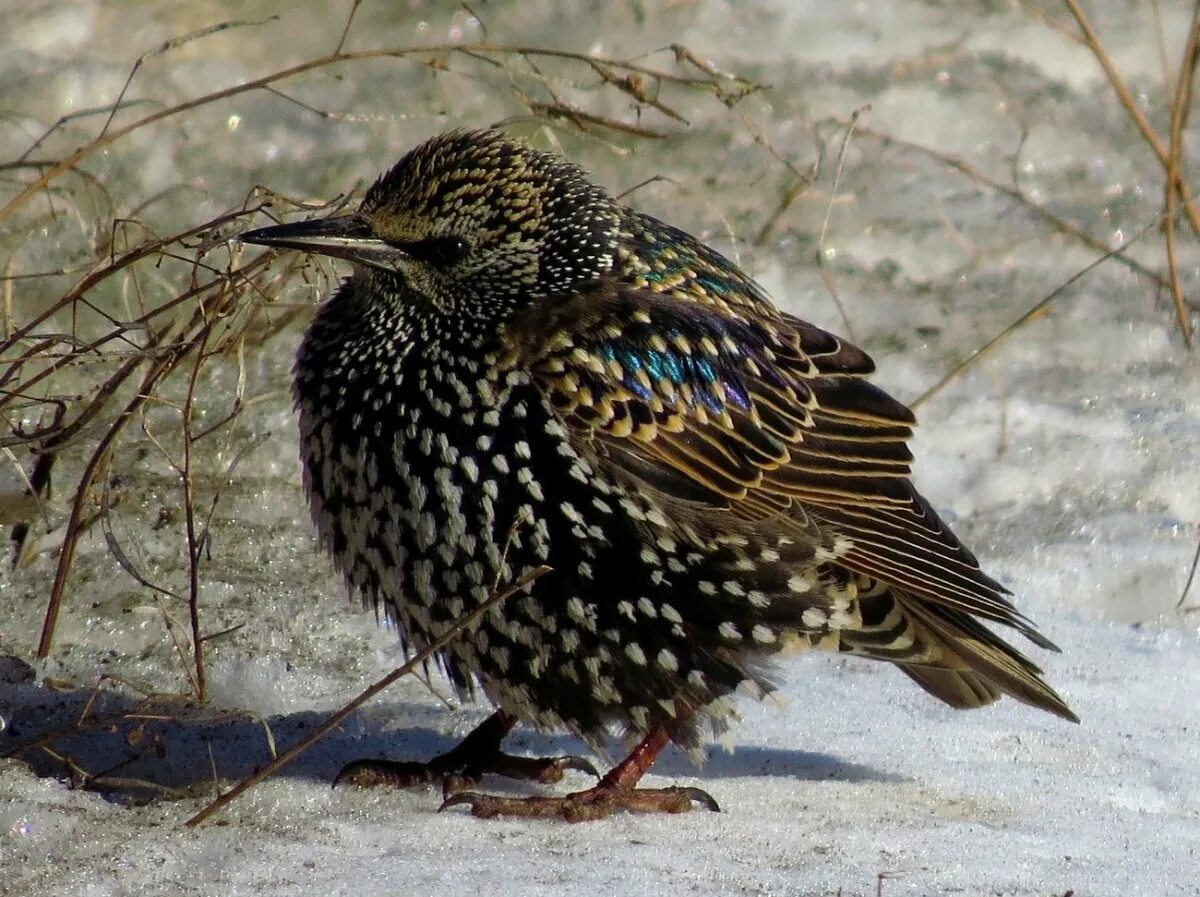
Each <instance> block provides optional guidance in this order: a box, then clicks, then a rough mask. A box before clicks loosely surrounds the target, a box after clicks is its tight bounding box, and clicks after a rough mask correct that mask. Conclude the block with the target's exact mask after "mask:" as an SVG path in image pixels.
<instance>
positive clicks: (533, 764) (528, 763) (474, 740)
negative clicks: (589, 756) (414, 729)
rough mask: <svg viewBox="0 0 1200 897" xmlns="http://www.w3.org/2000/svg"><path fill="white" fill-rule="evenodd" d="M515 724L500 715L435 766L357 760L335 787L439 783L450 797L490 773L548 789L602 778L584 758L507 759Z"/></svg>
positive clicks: (437, 759) (341, 774) (430, 762)
mask: <svg viewBox="0 0 1200 897" xmlns="http://www.w3.org/2000/svg"><path fill="white" fill-rule="evenodd" d="M515 724H516V718H515V717H513V716H511V715H510V714H507V713H505V712H504V711H503V710H497V711H496V712H495V713H493V714H492V715H491V716H489V717H488V718H487V719H485V720H484V721H483V722H482V723H480V724H479V725H478V726H476V727H475V728H474V729H473V730H471V732H470V733H469V734H468V735H467V737H466V738H464V739H463V740H462V741H460V742H459V743H458V744H457V745H455V746H454V747H453V748H451V749H450V750H448V751H447V752H446V753H444V754H439V755H438V756H436V757H434V758H433V759H432V760H428V761H426V762H424V763H422V762H419V761H408V762H396V761H393V760H355V761H354V762H353V763H348V764H346V765H345V766H343V767H342V770H341V772H339V773H338V774H337V778H335V779H334V780H333V784H334V785H335V786H337V785H344V784H345V785H357V786H359V787H360V788H371V787H375V786H379V785H387V786H390V787H392V788H411V787H413V786H415V785H426V784H429V783H430V782H436V781H437V780H439V779H440V780H441V782H442V792H443V794H445V795H447V796H449V795H452V794H454V793H456V792H458V791H462V790H463V789H464V788H469V787H471V786H472V785H477V784H479V781H480V779H482V778H483V775H484V773H489V772H490V773H495V774H496V775H501V776H505V777H507V778H510V779H524V780H527V781H533V782H544V783H552V782H557V781H560V780H561V779H562V777H563V774H564V773H565V772H566V771H567V770H568V769H577V770H579V771H580V772H587V773H591V774H592V775H594V776H597V777H599V775H600V774H599V773H598V772H597V771H596V768H595V767H594V766H592V764H591V763H589V762H588V761H587V760H585V759H584V758H583V757H517V756H513V755H512V754H506V753H504V752H503V751H502V750H500V742H501V741H503V740H504V736H505V735H507V734H508V733H509V731H510V730H511V729H512V727H513V726H514V725H515Z"/></svg>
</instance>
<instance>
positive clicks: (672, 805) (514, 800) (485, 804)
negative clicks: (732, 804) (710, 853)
mask: <svg viewBox="0 0 1200 897" xmlns="http://www.w3.org/2000/svg"><path fill="white" fill-rule="evenodd" d="M670 740H671V739H670V736H669V735H667V732H666V730H665V729H662V728H659V729H655V730H654V731H653V732H651V733H650V734H649V735H647V736H646V737H645V738H644V739H643V740H642V742H641V744H639V745H638V746H637V747H635V748H634V749H633V751H632V753H630V755H629V756H628V757H626V758H625V759H624V760H622V761H621V762H620V763H618V764H617V765H616V766H614V767H613V768H612V769H611V770H610V771H609V773H608V775H606V776H605V777H604V778H602V779H601V780H600V781H599V783H598V784H596V785H595V786H593V787H591V788H588V789H587V790H586V791H576V792H574V793H573V794H567V795H565V796H563V797H497V796H495V795H491V794H477V793H475V792H473V791H463V792H461V793H459V794H455V795H453V796H452V797H449V798H447V799H446V801H445V803H443V804H442V807H441V808H442V809H443V810H444V809H446V808H447V807H453V806H458V805H459V804H465V805H466V806H469V807H470V808H471V813H472V815H474V816H480V817H483V818H488V819H490V818H492V817H494V816H523V817H526V818H529V817H534V818H539V819H551V818H557V817H561V818H563V819H565V820H567V822H586V821H589V820H592V819H603V818H604V817H605V816H608V815H609V814H610V813H612V812H613V811H614V810H627V811H629V812H632V813H686V812H688V811H689V810H691V809H692V804H693V803H697V804H700V805H701V806H703V807H705V808H707V809H709V810H713V811H718V810H720V807H718V806H717V802H716V801H715V800H713V798H712V795H710V794H709V793H708V792H706V791H701V790H700V789H699V788H638V787H637V783H638V782H639V781H640V780H641V778H642V776H643V775H644V774H645V772H646V770H648V769H649V768H650V767H651V766H652V765H653V763H654V761H655V759H657V757H658V755H659V753H660V752H661V751H662V749H663V748H664V747H666V746H667V743H668V742H669V741H670Z"/></svg>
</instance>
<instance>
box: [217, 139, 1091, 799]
mask: <svg viewBox="0 0 1200 897" xmlns="http://www.w3.org/2000/svg"><path fill="white" fill-rule="evenodd" d="M241 239H242V240H243V241H244V242H247V243H255V244H260V245H263V246H268V247H273V248H282V249H298V250H304V251H307V252H313V253H321V254H323V255H328V256H333V257H336V258H341V259H346V260H348V261H350V262H352V263H353V266H354V267H353V274H352V275H351V276H350V277H349V278H348V279H347V280H345V281H344V282H343V283H342V284H341V286H340V287H339V288H338V289H337V290H336V291H335V292H334V293H333V294H332V295H331V296H330V297H329V298H328V299H327V300H326V301H325V302H324V303H323V304H322V305H321V306H320V308H319V309H318V311H317V313H316V316H315V318H314V320H313V322H312V324H311V326H310V327H309V329H308V331H307V333H306V335H305V337H304V340H303V343H302V344H301V346H300V350H299V353H298V355H297V359H296V367H295V391H294V397H295V404H296V407H297V409H298V411H299V418H300V445H301V454H302V461H303V467H304V482H305V487H306V490H307V493H308V497H309V502H310V505H311V510H312V516H313V519H314V521H315V523H316V527H317V530H318V532H319V534H320V539H321V541H322V543H323V544H324V546H325V547H326V548H327V549H328V550H329V552H330V553H331V554H332V556H333V558H334V561H335V562H336V564H337V566H338V567H339V568H340V570H341V571H342V573H343V574H344V576H345V580H346V583H347V585H348V587H349V588H350V590H351V591H352V592H354V593H357V594H359V595H361V596H362V598H363V600H364V601H365V602H367V603H369V604H371V605H373V606H374V607H375V608H376V610H377V611H379V610H382V611H383V612H384V613H385V614H386V615H387V617H388V618H389V619H390V620H391V621H392V622H393V623H394V624H395V626H396V628H397V629H398V631H399V633H400V634H401V637H402V638H403V639H404V640H405V643H406V645H407V646H408V647H410V648H412V649H416V650H419V649H421V648H423V647H425V646H427V645H429V644H430V643H431V642H432V641H433V640H435V639H437V638H438V637H439V636H442V635H444V634H445V633H446V632H447V631H448V630H449V629H450V628H451V627H454V626H455V625H456V624H457V623H458V622H459V621H460V619H461V618H462V617H463V616H464V614H466V613H469V612H470V611H471V610H472V608H475V607H478V606H479V605H480V604H481V603H483V602H485V601H486V600H487V599H488V598H489V596H491V595H493V594H495V593H496V591H497V590H498V589H502V588H503V587H504V586H505V585H506V584H511V583H514V582H517V581H519V580H521V578H522V577H525V576H527V575H529V574H530V573H531V572H532V571H534V570H536V569H537V568H539V567H541V566H543V565H545V566H548V567H549V568H550V572H549V573H546V574H545V575H543V576H541V577H539V578H535V579H534V580H533V581H532V582H530V583H529V584H527V585H526V586H525V587H524V588H523V589H521V590H520V591H518V592H517V593H516V594H513V595H512V596H510V597H509V598H508V599H507V600H505V601H504V602H503V603H501V604H499V605H497V606H496V607H495V608H494V609H492V610H491V611H490V612H488V614H487V615H486V616H484V617H483V618H482V619H481V621H480V622H478V623H477V624H476V625H475V626H473V627H471V628H469V629H468V630H466V631H465V632H463V633H462V634H460V635H459V636H458V637H457V638H456V639H455V640H453V641H451V642H450V643H449V644H448V646H447V647H446V648H445V649H444V650H442V651H441V652H440V653H439V654H438V656H437V659H438V662H439V664H440V666H441V667H442V668H443V669H444V671H445V672H446V674H447V676H448V678H449V680H450V681H451V683H452V684H453V686H454V688H455V689H456V691H457V692H458V693H459V695H460V696H462V697H464V698H466V697H470V696H472V695H473V694H474V693H475V692H476V690H481V691H482V692H483V694H484V695H485V696H486V698H487V700H488V701H490V702H491V703H492V704H493V705H494V706H495V708H496V710H495V712H494V713H493V714H492V716H490V717H489V718H488V719H487V720H486V721H485V722H484V723H483V724H482V725H481V726H480V727H479V728H478V729H476V730H475V731H474V732H473V733H471V735H469V736H468V737H467V739H466V740H465V741H464V742H463V743H462V744H461V745H459V746H458V747H456V748H455V749H454V750H452V751H450V752H449V753H447V754H445V755H443V756H441V757H438V758H435V759H433V760H431V761H429V762H427V763H391V764H389V763H387V762H386V761H359V762H358V763H354V764H351V765H350V766H349V767H347V769H346V770H344V771H343V773H342V776H341V778H342V779H343V780H349V781H354V782H358V783H373V782H378V781H390V782H394V783H400V784H411V783H414V782H417V781H429V780H431V779H432V778H434V777H436V776H443V777H446V779H447V787H448V788H450V790H451V794H452V796H450V797H449V799H448V800H447V802H446V804H447V805H452V804H466V805H468V806H469V807H470V808H471V810H472V811H473V812H474V813H475V814H476V815H479V816H494V815H514V816H561V817H564V818H566V819H568V820H580V819H594V818H598V817H601V816H604V815H607V814H608V813H610V812H612V811H613V810H616V809H624V810H635V811H667V812H682V811H685V810H687V809H689V808H691V807H692V805H693V803H700V804H702V805H704V806H707V807H709V808H710V809H716V802H715V801H713V799H712V798H711V797H710V796H709V795H707V794H705V793H704V792H702V791H699V790H698V789H687V788H663V789H639V788H637V787H636V785H637V782H638V780H639V779H640V778H641V776H642V774H643V773H644V772H645V771H646V770H647V769H648V768H649V767H650V766H651V764H652V763H653V762H654V759H655V757H656V756H657V755H658V753H659V752H660V751H661V750H662V749H663V748H664V747H665V746H666V744H667V743H668V742H675V743H677V744H679V745H681V746H683V747H684V748H694V747H696V746H697V744H698V737H699V734H700V732H701V730H702V729H703V728H705V727H708V728H714V729H720V728H722V727H723V725H725V724H726V723H727V722H728V720H729V718H730V716H731V713H732V708H731V700H730V698H731V696H732V695H733V693H734V692H735V691H738V690H741V691H746V690H749V691H751V692H754V693H763V692H766V691H769V690H770V689H771V688H772V687H773V684H772V669H773V667H772V662H773V658H775V657H776V656H777V655H780V654H783V653H786V652H788V651H792V650H796V649H809V648H822V649H827V650H831V651H838V652H842V653H845V654H854V655H858V656H861V657H867V658H873V659H876V660H886V661H888V662H890V663H893V664H895V665H896V666H898V667H899V668H900V670H902V671H903V672H904V673H906V674H907V675H908V676H909V677H911V678H912V679H913V680H915V681H916V682H917V684H918V685H920V686H921V687H922V688H924V689H925V690H927V691H929V692H930V693H932V694H933V695H934V696H936V697H938V698H940V699H941V700H943V701H945V702H946V703H947V704H950V705H951V706H954V707H979V706H982V705H985V704H989V703H991V702H992V701H995V700H996V699H997V698H999V697H1000V696H1001V695H1003V694H1007V695H1011V696H1012V697H1014V698H1016V699H1017V700H1019V701H1023V702H1025V703H1027V704H1031V705H1033V706H1035V707H1040V708H1041V709H1043V710H1047V711H1049V712H1050V713H1053V714H1056V715H1058V716H1060V717H1063V718H1065V719H1068V720H1073V721H1074V720H1076V719H1077V718H1076V717H1075V715H1074V714H1073V713H1072V712H1071V710H1070V709H1069V708H1068V707H1067V705H1066V703H1065V702H1064V701H1063V700H1062V698H1060V697H1059V696H1058V695H1057V694H1056V693H1055V692H1054V690H1053V689H1052V688H1050V686H1049V685H1047V684H1046V682H1045V681H1043V679H1042V678H1041V676H1040V675H1039V674H1040V672H1041V671H1040V670H1039V669H1038V667H1037V666H1035V665H1034V664H1033V663H1032V662H1031V661H1030V660H1029V659H1027V658H1026V657H1025V656H1023V655H1022V654H1021V653H1020V652H1018V651H1017V650H1016V649H1015V648H1014V647H1012V646H1011V645H1009V644H1008V643H1007V642H1005V641H1003V640H1002V639H1001V638H999V637H998V636H997V635H995V634H994V633H993V631H992V630H991V629H989V628H988V627H987V626H986V625H985V623H998V624H1002V625H1004V626H1008V627H1011V628H1012V629H1015V630H1016V631H1017V632H1019V633H1021V634H1022V635H1023V636H1025V637H1026V638H1028V639H1029V640H1030V641H1032V642H1033V643H1034V644H1036V645H1037V646H1039V647H1041V648H1045V649H1049V650H1058V649H1057V648H1055V646H1054V645H1053V644H1052V643H1051V642H1050V641H1049V640H1047V639H1046V638H1045V637H1044V636H1042V635H1040V634H1039V633H1038V632H1037V630H1036V629H1035V628H1034V627H1033V625H1032V623H1030V621H1029V620H1028V619H1027V618H1026V617H1024V616H1023V615H1021V614H1020V613H1019V612H1018V611H1017V610H1016V609H1015V608H1014V606H1013V605H1012V603H1011V602H1010V601H1009V599H1008V597H1007V595H1008V592H1007V590H1006V589H1005V588H1004V587H1003V586H1001V585H1000V584H999V583H997V582H996V581H995V580H994V579H992V578H990V577H989V576H987V575H986V574H984V573H983V572H982V571H981V570H980V568H979V564H978V562H977V561H976V559H975V556H974V555H973V554H971V552H970V551H968V550H967V549H966V548H965V547H964V546H963V545H962V544H961V543H960V542H959V541H958V539H957V538H956V537H955V535H954V534H953V533H952V532H951V531H950V529H949V528H948V527H947V526H946V524H945V523H944V522H943V521H942V520H941V519H940V518H939V517H938V515H937V514H936V513H935V512H934V510H933V508H932V507H931V506H930V505H929V503H928V502H927V501H926V500H925V499H924V498H923V497H922V496H921V494H920V493H919V492H917V490H916V489H915V488H914V486H913V484H912V481H911V479H910V462H911V460H912V455H911V454H910V453H909V450H908V448H907V445H906V442H907V440H908V438H909V436H910V435H911V433H912V427H913V425H914V418H913V415H912V413H911V412H910V411H909V410H908V409H907V408H906V407H905V406H904V405H903V404H901V403H900V402H898V401H896V400H895V399H893V398H891V397H890V396H889V395H887V394H886V393H884V392H883V391H882V390H880V389H879V388H878V387H876V386H874V385H872V384H871V383H870V382H868V380H867V375H869V374H870V373H872V371H873V370H874V364H873V363H872V361H871V359H870V358H869V357H868V356H867V355H866V354H865V353H864V352H863V351H861V350H860V349H858V348H856V347H855V346H853V345H851V344H850V343H848V342H846V341H845V340H842V339H840V338H838V337H836V336H833V335H831V334H830V333H827V332H826V331H824V330H822V329H820V328H818V327H816V326H814V325H812V324H809V323H807V322H805V321H801V320H799V319H797V318H795V317H793V316H791V315H789V314H787V313H786V312H783V311H780V310H779V309H777V308H776V307H775V306H774V305H773V304H772V303H771V301H770V299H769V298H768V297H767V295H766V293H765V292H764V291H763V289H762V288H761V287H759V286H758V285H757V284H756V283H755V282H754V281H753V280H752V279H751V278H750V277H749V276H748V275H747V274H745V273H744V272H743V271H741V270H740V269H739V268H738V267H737V266H736V265H735V264H733V263H732V262H731V261H729V260H728V259H726V258H724V257H723V256H722V255H720V254H719V253H717V252H715V251H713V250H712V249H709V248H707V247H706V246H704V245H702V244H701V243H700V242H699V241H697V240H696V239H695V238H694V237H692V236H691V235H690V234H688V233H686V232H684V231H682V230H678V229H676V228H674V227H671V226H670V225H668V224H664V223H663V222H661V221H659V220H657V219H655V218H653V217H651V216H649V215H646V214H643V213H641V212H638V211H635V210H633V209H631V208H629V207H627V206H625V205H623V204H621V203H620V202H618V201H617V200H616V199H614V198H613V197H612V196H611V195H610V194H609V193H608V192H607V191H606V190H605V189H604V188H602V187H600V186H598V185H597V184H595V183H594V182H593V181H592V180H591V179H590V178H589V176H588V175H587V174H586V173H585V172H584V171H583V170H582V169H581V168H579V167H578V166H576V165H574V164H572V163H570V162H568V161H566V160H564V159H563V158H561V157H560V156H558V155H556V154H552V153H548V152H544V151H540V150H537V149H534V148H532V147H530V146H528V145H526V144H524V143H521V142H518V141H515V140H513V139H511V138H509V137H507V136H505V135H503V134H502V133H500V132H498V131H495V130H484V131H452V132H450V133H446V134H443V135H440V136H438V137H434V138H433V139H431V140H429V141H427V142H426V143H423V144H421V145H420V146H418V147H416V148H415V149H413V150H412V151H410V152H409V153H408V154H407V155H405V156H404V157H403V158H401V159H400V161H399V162H398V163H397V164H396V165H395V167H393V168H392V169H391V170H390V171H389V172H387V173H386V174H385V175H383V176H382V177H381V178H379V180H377V181H376V182H375V184H374V185H373V186H372V187H371V188H370V189H369V190H368V191H367V193H366V196H365V197H364V199H363V201H362V204H361V206H360V207H359V209H358V211H357V212H355V213H353V214H348V215H340V216H337V217H331V218H326V219H323V220H315V221H307V222H303V223H295V224H285V225H280V226H276V227H268V228H263V229H260V230H255V231H252V232H250V233H247V234H245V235H243V236H242V237H241ZM517 722H522V723H526V724H531V725H534V726H537V727H540V728H546V729H565V730H568V731H570V732H573V733H575V734H576V735H578V736H580V737H581V738H582V739H583V740H584V742H585V743H587V744H589V745H591V746H593V747H594V746H596V745H598V744H599V743H600V742H601V741H602V739H603V738H604V736H605V734H606V733H608V732H610V731H612V730H613V729H616V730H619V731H623V732H624V734H626V735H627V736H630V737H631V739H632V741H634V742H636V743H637V746H636V747H635V748H634V750H633V751H632V753H631V754H630V755H629V757H628V758H626V759H625V760H624V761H622V762H621V763H619V764H618V765H617V766H615V767H614V768H613V769H612V770H611V771H610V772H609V773H608V774H607V775H606V776H604V777H603V778H602V779H601V780H600V781H599V783H598V784H597V785H595V786H594V787H592V788H589V789H586V790H583V791H578V792H575V793H572V794H567V795H565V796H561V797H497V796H491V795H486V794H479V793H475V792H473V791H458V792H457V793H454V789H453V788H451V787H450V785H449V780H450V779H454V778H455V777H457V779H455V780H456V781H457V782H458V786H456V787H461V786H462V783H463V782H467V783H474V782H476V781H477V780H478V777H479V775H480V774H481V773H482V772H485V771H496V772H500V773H502V774H508V775H514V776H518V777H526V778H533V779H540V780H542V781H555V780H557V779H558V778H561V776H562V774H563V770H564V769H567V768H571V767H576V768H588V767H589V766H590V765H589V764H587V763H586V762H585V761H580V760H579V759H578V758H569V757H568V758H557V759H555V758H547V759H544V760H543V759H534V758H520V757H510V756H508V755H505V754H504V753H503V752H502V751H501V748H500V744H501V740H502V739H503V738H504V736H505V735H506V733H507V732H508V731H509V730H510V729H511V728H512V727H513V725H514V724H515V723H517Z"/></svg>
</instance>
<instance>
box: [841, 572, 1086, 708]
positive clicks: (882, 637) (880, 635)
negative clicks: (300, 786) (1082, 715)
mask: <svg viewBox="0 0 1200 897" xmlns="http://www.w3.org/2000/svg"><path fill="white" fill-rule="evenodd" d="M872 605H874V606H872ZM862 617H863V622H864V630H863V631H862V632H847V631H843V632H842V643H843V645H842V647H843V650H849V651H852V652H854V653H858V654H864V655H867V656H870V657H874V658H877V659H880V660H889V661H891V662H893V663H895V664H897V665H898V666H899V667H900V669H901V670H903V671H904V672H905V673H906V674H908V676H910V677H911V678H912V679H913V680H914V681H916V682H917V684H918V685H920V686H921V687H922V688H924V689H925V690H926V691H928V692H929V693H930V694H932V695H934V696H935V697H938V698H940V699H941V700H943V701H945V702H946V703H947V704H949V705H950V706H952V707H982V706H984V705H986V704H990V703H992V702H993V701H995V700H996V699H998V698H999V697H1000V696H1001V695H1003V694H1007V695H1011V696H1012V697H1014V698H1016V699H1017V700H1018V701H1022V702H1024V703H1026V704H1029V705H1031V706H1033V707H1038V708H1040V709H1042V710H1045V711H1048V712H1049V713H1053V714H1054V715H1055V716H1060V717H1062V718H1063V719H1066V720H1070V721H1071V722H1079V717H1077V716H1076V715H1075V714H1074V713H1073V712H1072V711H1071V708H1069V707H1068V706H1067V704H1066V702H1065V701H1064V700H1063V699H1062V698H1061V697H1059V695H1058V694H1057V693H1056V692H1055V691H1054V689H1052V688H1051V687H1050V686H1049V685H1047V684H1046V682H1045V680H1043V679H1042V677H1041V675H1040V674H1041V670H1040V669H1039V668H1038V667H1037V665H1036V664H1034V663H1033V662H1032V661H1031V660H1029V659H1028V658H1026V657H1025V656H1024V655H1022V654H1021V653H1020V652H1019V651H1017V649H1016V648H1014V647H1012V645H1010V644H1008V643H1007V642H1005V641H1004V640H1003V639H1001V638H1000V637H999V636H997V635H995V634H994V633H993V632H992V631H991V630H990V629H988V628H987V627H985V626H984V625H983V624H981V623H980V622H979V621H978V620H976V619H974V618H973V617H971V616H970V615H968V614H966V613H963V612H961V611H958V610H955V609H954V608H950V607H944V606H941V605H933V604H930V603H929V602H926V601H922V600H921V599H920V598H916V597H913V596H910V595H907V594H905V593H903V592H900V591H899V590H896V589H891V590H889V591H887V592H884V593H883V594H878V595H872V596H869V597H865V598H863V599H862Z"/></svg>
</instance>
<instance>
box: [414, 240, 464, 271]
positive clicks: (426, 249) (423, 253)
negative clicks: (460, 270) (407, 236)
mask: <svg viewBox="0 0 1200 897" xmlns="http://www.w3.org/2000/svg"><path fill="white" fill-rule="evenodd" d="M400 248H401V249H403V250H404V251H405V252H407V253H408V254H409V255H411V256H412V257H413V258H416V259H420V260H421V261H423V262H429V263H430V264H431V265H452V264H454V263H455V262H457V261H461V260H462V258H463V257H464V256H466V254H467V253H468V252H470V250H471V247H470V246H468V245H467V241H466V240H462V239H460V238H458V237H427V238H426V239H424V240H416V241H414V242H411V243H404V244H402V245H401V247H400Z"/></svg>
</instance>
